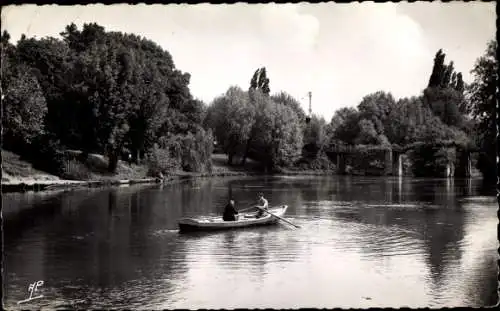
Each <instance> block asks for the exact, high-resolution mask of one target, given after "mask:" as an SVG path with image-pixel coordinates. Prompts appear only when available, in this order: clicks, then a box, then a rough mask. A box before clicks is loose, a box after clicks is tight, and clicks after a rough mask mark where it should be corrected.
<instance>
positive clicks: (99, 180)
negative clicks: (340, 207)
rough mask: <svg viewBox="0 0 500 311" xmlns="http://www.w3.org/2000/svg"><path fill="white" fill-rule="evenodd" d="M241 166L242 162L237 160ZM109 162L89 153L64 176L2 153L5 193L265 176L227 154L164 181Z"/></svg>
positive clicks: (291, 172)
mask: <svg viewBox="0 0 500 311" xmlns="http://www.w3.org/2000/svg"><path fill="white" fill-rule="evenodd" d="M235 160H236V161H235V163H239V159H235ZM107 165H108V161H107V159H106V158H105V157H104V156H102V155H98V154H90V155H89V157H88V159H87V161H86V162H85V163H82V162H80V161H78V160H76V159H75V160H71V161H69V163H68V164H67V167H66V169H65V173H64V174H63V176H55V175H52V174H49V173H47V172H43V171H40V170H37V169H35V168H33V166H32V165H31V164H30V163H29V162H27V161H25V160H23V159H21V157H20V156H19V155H17V154H15V153H12V152H9V151H6V150H2V192H18V191H29V190H35V191H38V190H53V189H58V188H74V187H101V186H111V185H123V184H135V183H155V182H169V181H174V180H179V179H185V178H196V177H214V176H254V175H265V174H266V172H265V171H264V170H263V169H262V167H261V166H260V165H259V163H258V162H256V161H253V160H251V159H248V160H247V161H246V163H245V165H244V166H241V165H229V164H227V157H226V156H225V155H224V154H213V155H212V172H210V173H208V172H207V173H194V172H184V171H173V172H169V173H168V174H166V175H165V176H164V179H163V180H158V179H157V178H152V177H150V176H148V175H147V173H148V167H147V165H137V164H129V163H126V162H123V161H119V162H118V167H117V170H116V173H115V174H111V173H108V172H107ZM276 173H277V174H279V175H325V174H333V173H334V172H333V171H315V170H299V169H284V170H281V171H279V172H276Z"/></svg>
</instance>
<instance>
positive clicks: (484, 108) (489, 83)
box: [467, 41, 498, 179]
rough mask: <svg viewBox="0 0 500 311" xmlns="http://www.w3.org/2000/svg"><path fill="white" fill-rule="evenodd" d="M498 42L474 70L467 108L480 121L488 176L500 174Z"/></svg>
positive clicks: (483, 161) (480, 162)
mask: <svg viewBox="0 0 500 311" xmlns="http://www.w3.org/2000/svg"><path fill="white" fill-rule="evenodd" d="M497 48H498V45H497V42H496V41H490V42H489V43H488V47H487V49H486V51H485V54H484V55H483V56H481V57H480V58H479V59H478V60H477V61H476V64H475V66H474V69H473V70H472V71H471V73H472V75H473V77H474V81H473V82H472V83H471V84H470V86H469V87H468V89H467V95H468V96H467V97H468V101H469V105H468V107H467V111H468V112H469V113H470V114H471V115H472V116H473V118H474V120H475V121H476V123H477V127H476V131H475V132H476V135H477V138H478V141H479V145H480V146H481V150H482V153H481V156H480V158H479V160H478V168H479V169H480V170H481V172H482V173H483V176H485V177H486V178H487V179H494V178H496V172H497V170H496V156H497V140H496V109H495V108H496V105H495V104H496V87H497V83H498V61H497V57H496V56H497Z"/></svg>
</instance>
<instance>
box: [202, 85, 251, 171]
mask: <svg viewBox="0 0 500 311" xmlns="http://www.w3.org/2000/svg"><path fill="white" fill-rule="evenodd" d="M255 115H256V110H255V109H254V107H253V106H252V105H251V103H250V97H249V95H248V93H247V92H245V91H243V90H242V89H240V88H239V87H230V88H229V90H228V91H227V92H226V94H224V95H223V96H220V97H218V98H216V99H215V100H214V101H213V103H212V105H211V106H210V108H209V112H208V119H209V120H208V122H209V127H210V128H212V130H213V132H214V133H215V137H216V139H217V142H218V143H219V144H221V145H222V148H223V150H224V152H225V153H227V155H228V163H229V164H230V165H231V164H233V158H234V156H235V155H240V154H241V153H242V152H243V150H244V147H245V145H246V143H247V141H248V139H249V137H250V134H251V131H252V128H253V125H254V123H255Z"/></svg>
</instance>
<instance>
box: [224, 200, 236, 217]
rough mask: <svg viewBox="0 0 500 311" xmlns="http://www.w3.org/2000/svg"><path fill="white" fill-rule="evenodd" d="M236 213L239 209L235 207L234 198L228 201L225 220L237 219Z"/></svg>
mask: <svg viewBox="0 0 500 311" xmlns="http://www.w3.org/2000/svg"><path fill="white" fill-rule="evenodd" d="M236 215H238V211H237V210H236V209H235V208H234V200H233V199H230V200H229V203H227V205H226V207H225V208H224V214H223V215H222V219H223V220H224V221H235V220H236Z"/></svg>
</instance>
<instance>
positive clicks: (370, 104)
mask: <svg viewBox="0 0 500 311" xmlns="http://www.w3.org/2000/svg"><path fill="white" fill-rule="evenodd" d="M395 105H396V100H395V99H394V97H393V96H392V94H391V93H385V92H382V91H379V92H376V93H373V94H369V95H367V96H365V97H363V100H362V101H361V103H360V104H359V105H358V111H359V113H360V116H361V118H364V119H366V120H370V121H371V122H372V123H373V125H374V128H375V131H376V132H377V135H382V134H384V126H385V125H386V124H387V123H390V122H391V120H389V119H388V117H389V114H390V113H391V110H392V109H394V106H395Z"/></svg>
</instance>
